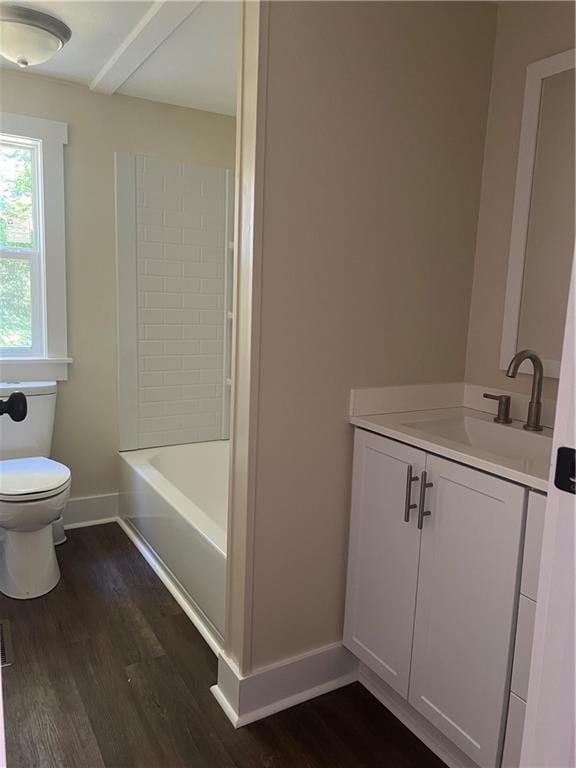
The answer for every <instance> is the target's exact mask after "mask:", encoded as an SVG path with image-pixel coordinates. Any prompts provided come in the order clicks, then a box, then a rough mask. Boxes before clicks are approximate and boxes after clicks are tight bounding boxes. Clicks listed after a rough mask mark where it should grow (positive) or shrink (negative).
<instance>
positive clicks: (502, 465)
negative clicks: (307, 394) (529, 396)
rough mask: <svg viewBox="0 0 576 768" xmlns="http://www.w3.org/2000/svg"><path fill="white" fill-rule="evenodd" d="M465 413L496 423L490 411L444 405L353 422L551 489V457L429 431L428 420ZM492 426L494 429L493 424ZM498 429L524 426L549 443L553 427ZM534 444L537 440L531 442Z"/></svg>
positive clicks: (533, 436)
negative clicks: (505, 451) (513, 453)
mask: <svg viewBox="0 0 576 768" xmlns="http://www.w3.org/2000/svg"><path fill="white" fill-rule="evenodd" d="M465 417H472V418H473V419H475V420H476V419H477V420H479V421H481V422H482V421H484V422H490V423H491V424H493V418H492V416H491V415H490V414H487V413H484V412H482V411H476V410H472V409H471V408H440V409H435V410H429V411H405V412H403V413H385V414H379V415H370V416H352V417H350V423H351V424H353V425H354V426H356V427H360V428H362V429H367V430H369V431H370V432H375V433H376V434H379V435H384V436H385V437H390V438H392V439H394V440H399V441H400V442H402V443H406V444H408V445H412V446H414V447H415V448H420V449H422V450H423V451H427V452H428V453H434V454H436V455H437V456H443V457H444V458H446V459H451V460H452V461H457V462H459V463H460V464H467V465H468V466H470V467H475V468H476V469H480V470H482V471H483V472H489V473H490V474H492V475H497V476H499V477H502V478H504V479H506V480H511V481H512V482H515V483H520V484H521V485H525V486H528V487H529V488H534V489H535V490H538V491H544V492H547V491H548V477H549V473H550V458H549V457H548V458H542V457H540V456H537V457H533V458H511V457H510V456H500V455H498V454H497V453H495V452H491V451H490V452H489V451H486V450H481V449H480V448H478V447H476V446H474V445H467V444H466V443H464V442H459V441H457V440H455V439H450V438H449V437H446V436H443V435H441V434H435V433H433V432H432V431H430V432H428V431H426V427H425V422H441V421H442V420H450V419H454V418H457V419H460V418H465ZM415 425H418V426H417V427H416V426H415ZM431 427H432V424H431ZM490 428H491V429H492V427H490ZM496 429H498V430H499V429H502V430H520V432H522V433H523V435H524V436H525V439H526V440H527V441H528V440H529V441H534V440H540V441H542V439H543V438H544V440H546V443H545V445H546V446H547V445H548V440H549V439H550V438H551V437H552V430H550V429H544V431H543V432H539V433H526V432H525V431H523V430H522V424H521V422H517V421H515V422H513V423H512V424H498V425H494V431H493V434H494V435H498V434H499V433H498V432H497V431H495V430H496ZM509 436H510V435H509V433H508V434H507V433H504V432H503V433H502V438H503V443H504V442H505V440H506V438H508V437H509ZM512 437H514V438H515V439H524V438H521V436H520V435H519V434H514V435H512ZM531 445H536V444H534V443H531ZM539 445H543V444H542V443H540V444H538V447H539ZM550 447H551V440H550ZM496 450H497V449H496ZM536 453H538V451H536Z"/></svg>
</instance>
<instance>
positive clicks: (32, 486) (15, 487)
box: [0, 456, 70, 498]
mask: <svg viewBox="0 0 576 768" xmlns="http://www.w3.org/2000/svg"><path fill="white" fill-rule="evenodd" d="M69 481H70V470H69V469H68V467H67V466H65V465H64V464H60V462H58V461H52V459H45V458H43V457H41V456H38V457H35V458H31V459H7V460H5V461H0V498H6V497H9V498H14V497H16V496H17V497H21V496H30V495H32V496H34V495H36V494H45V493H46V492H47V491H56V490H58V489H59V488H61V487H62V486H64V485H66V484H67V483H68V482H69Z"/></svg>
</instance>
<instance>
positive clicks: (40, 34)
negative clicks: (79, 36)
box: [0, 5, 72, 69]
mask: <svg viewBox="0 0 576 768" xmlns="http://www.w3.org/2000/svg"><path fill="white" fill-rule="evenodd" d="M71 36H72V32H71V31H70V29H69V27H67V26H66V24H64V22H63V21H60V19H55V18H54V16H49V15H48V14H47V13H41V12H40V11H36V10H34V9H33V8H24V7H22V6H19V5H0V56H3V57H4V58H5V59H8V61H12V62H14V64H18V66H19V67H22V68H23V69H25V68H26V67H31V66H34V65H35V64H43V63H44V62H45V61H48V59H51V58H52V56H54V54H55V53H58V51H59V50H60V49H61V48H62V46H64V45H65V44H66V43H67V42H68V40H70V37H71Z"/></svg>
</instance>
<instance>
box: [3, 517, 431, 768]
mask: <svg viewBox="0 0 576 768" xmlns="http://www.w3.org/2000/svg"><path fill="white" fill-rule="evenodd" d="M58 557H59V561H60V566H61V569H62V580H61V582H60V584H59V585H58V587H57V588H56V589H55V590H53V591H52V592H51V593H50V594H49V595H46V596H45V597H42V598H39V599H37V600H30V601H18V600H12V599H10V598H7V597H4V596H2V595H0V618H8V619H10V620H11V623H12V635H13V641H14V651H15V663H14V666H12V667H8V668H5V669H4V670H3V689H4V707H5V719H6V742H7V753H8V768H103V767H104V766H106V768H428V767H429V768H445V767H444V764H443V763H442V762H441V761H440V760H438V758H436V757H435V756H434V755H433V754H432V753H431V752H430V751H429V750H428V749H427V748H426V747H425V746H424V745H422V744H421V743H420V742H419V741H418V740H417V739H416V738H415V737H414V736H412V734H411V733H410V732H409V731H408V730H407V729H406V728H404V726H403V725H402V724H401V723H400V722H399V721H398V720H396V719H395V718H394V717H393V716H392V715H390V714H389V713H388V712H387V711H386V710H385V709H384V708H383V707H382V706H381V705H380V704H378V703H377V702H376V701H375V700H374V699H373V698H372V697H371V696H370V694H369V693H368V692H367V691H365V690H364V689H363V688H362V687H361V686H360V685H358V684H355V685H351V686H348V687H347V688H343V689H340V690H338V691H335V692H334V693H329V694H326V695H325V696H322V697H320V698H317V699H315V700H313V701H310V702H306V703H304V704H301V705H299V706H297V707H294V708H292V709H289V710H286V711H284V712H280V713H278V714H277V715H273V716H272V717H269V718H267V719H266V720H263V721H260V722H259V723H254V724H252V725H249V726H246V727H244V728H241V729H239V730H237V731H236V730H234V729H233V728H232V726H231V725H230V723H229V722H228V720H227V719H226V717H225V715H224V713H223V712H222V710H221V709H220V707H219V706H218V704H217V702H216V700H215V699H214V697H213V696H212V694H211V693H210V690H209V689H210V685H212V684H214V682H215V680H216V658H215V657H214V655H213V654H212V652H211V651H210V649H209V648H208V646H207V645H206V643H205V642H204V641H203V640H202V638H201V637H200V635H199V634H198V632H197V631H196V630H195V629H194V627H193V625H192V624H191V623H190V622H189V621H188V619H187V618H186V616H185V615H184V614H183V613H182V611H181V610H180V608H179V606H178V605H177V604H176V602H175V601H174V600H173V599H172V597H171V595H170V594H169V593H168V592H167V591H166V589H165V588H164V586H163V585H162V583H161V582H160V580H159V579H158V578H157V577H156V575H155V574H154V572H153V571H152V570H151V569H150V568H149V567H148V565H147V564H146V562H145V561H144V560H143V559H142V557H141V556H140V554H139V553H138V551H137V550H136V548H135V547H134V546H133V545H132V543H131V542H130V541H129V539H128V538H127V537H126V536H125V534H124V533H123V531H122V530H121V528H119V527H118V526H117V525H115V524H110V525H101V526H97V527H94V528H83V529H78V530H74V531H69V532H68V542H67V543H66V544H64V545H62V546H60V547H58Z"/></svg>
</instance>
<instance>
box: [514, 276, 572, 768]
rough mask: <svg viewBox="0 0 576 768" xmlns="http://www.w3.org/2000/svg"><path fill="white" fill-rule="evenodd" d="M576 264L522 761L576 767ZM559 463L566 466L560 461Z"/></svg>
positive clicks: (532, 767)
mask: <svg viewBox="0 0 576 768" xmlns="http://www.w3.org/2000/svg"><path fill="white" fill-rule="evenodd" d="M575 280H576V268H574V267H573V271H572V283H571V293H570V300H569V302H568V313H567V316H566V331H565V335H564V349H563V353H562V366H561V370H560V387H559V390H558V405H557V407H556V423H555V426H554V445H553V448H552V467H551V474H550V483H549V491H548V503H547V506H546V514H545V518H544V538H543V542H542V559H541V564H540V578H539V582H538V601H537V606H536V623H535V627H534V642H533V646H532V665H531V671H530V683H529V687H528V703H527V706H526V722H525V726H524V741H523V745H522V759H521V762H520V764H521V765H522V766H523V768H541V767H542V766H546V767H548V766H554V768H573V766H574V765H575V764H576V755H575V749H574V722H575V711H574V698H575V690H574V673H575V669H574V650H575V649H574V641H575V637H574V618H575V617H574V576H575V574H574V533H575V530H574V518H575V516H576V496H574V491H575V478H574V464H573V463H572V464H571V466H570V465H563V464H562V454H559V450H560V449H564V458H570V453H569V452H570V451H572V454H571V458H572V462H573V461H574V453H573V451H574V448H575V447H576V411H575V402H574V401H575V394H574V393H575V392H576V377H575V375H574V364H575V360H574V357H575V354H574V349H575V345H576V338H575V337H576V333H575V328H574V325H575V312H576V307H575V302H576V296H575ZM559 465H560V466H559Z"/></svg>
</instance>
